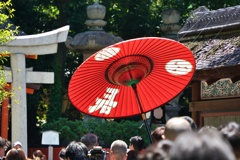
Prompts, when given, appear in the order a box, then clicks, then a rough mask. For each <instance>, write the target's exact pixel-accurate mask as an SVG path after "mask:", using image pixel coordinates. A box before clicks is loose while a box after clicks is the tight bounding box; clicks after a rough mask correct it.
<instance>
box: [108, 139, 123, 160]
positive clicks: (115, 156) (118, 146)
mask: <svg viewBox="0 0 240 160" xmlns="http://www.w3.org/2000/svg"><path fill="white" fill-rule="evenodd" d="M126 158H127V144H126V143H125V142H124V141H122V140H115V141H113V142H112V144H111V147H110V159H111V160H125V159H126Z"/></svg>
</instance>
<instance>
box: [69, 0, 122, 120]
mask: <svg viewBox="0 0 240 160" xmlns="http://www.w3.org/2000/svg"><path fill="white" fill-rule="evenodd" d="M105 14H106V7H105V6H103V5H101V4H99V3H97V2H95V3H94V4H92V5H89V6H88V7H87V17H88V20H86V21H85V24H86V25H87V26H88V31H86V32H81V33H78V34H76V35H75V36H74V37H73V38H72V37H70V36H69V37H68V38H67V41H66V42H65V44H66V46H67V48H68V49H70V50H73V51H77V52H81V53H82V54H83V58H84V60H86V59H87V58H88V57H89V56H91V55H92V54H94V53H96V52H97V51H99V50H101V49H103V48H105V47H107V46H110V45H113V44H115V43H117V42H120V41H123V39H122V38H121V37H116V36H114V35H113V34H110V33H107V32H105V31H104V30H103V27H104V26H105V25H106V24H107V22H106V21H104V20H103V19H104V17H105ZM88 119H94V117H91V116H89V115H84V121H87V120H88ZM96 119H97V118H96ZM98 119H99V118H98Z"/></svg>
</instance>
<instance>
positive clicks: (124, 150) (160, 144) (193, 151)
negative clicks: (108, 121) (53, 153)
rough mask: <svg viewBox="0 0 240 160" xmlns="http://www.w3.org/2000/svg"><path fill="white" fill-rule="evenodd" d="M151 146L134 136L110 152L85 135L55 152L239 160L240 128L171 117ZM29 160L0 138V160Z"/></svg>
mask: <svg viewBox="0 0 240 160" xmlns="http://www.w3.org/2000/svg"><path fill="white" fill-rule="evenodd" d="M151 136H152V138H153V141H154V143H153V144H144V139H143V138H142V137H140V136H138V135H133V136H132V137H130V138H129V145H127V143H126V142H124V141H123V140H120V139H117V140H115V141H113V142H112V144H111V146H110V151H109V152H106V151H104V150H103V149H102V148H101V147H100V146H99V144H98V136H97V135H95V134H93V133H89V134H86V135H83V136H82V137H81V139H80V140H79V141H72V142H70V143H69V144H68V145H67V147H66V148H63V149H62V150H61V151H60V152H59V160H106V157H108V159H109V160H240V124H239V123H237V122H229V123H227V124H224V125H221V126H219V127H213V126H204V127H201V128H198V127H197V125H196V123H195V122H194V121H193V119H192V118H191V117H188V116H184V117H173V118H171V119H169V120H168V121H167V123H166V124H165V125H164V126H159V127H157V128H155V129H154V130H153V131H152V132H151ZM107 155H108V156H107ZM1 159H6V160H30V158H26V155H25V153H24V152H23V150H22V144H21V143H20V142H15V143H14V144H13V146H12V148H11V143H10V142H9V141H8V140H6V139H4V138H1V137H0V160H1ZM31 159H32V160H46V156H45V155H44V154H43V153H42V152H41V151H40V150H36V151H34V152H33V156H32V158H31Z"/></svg>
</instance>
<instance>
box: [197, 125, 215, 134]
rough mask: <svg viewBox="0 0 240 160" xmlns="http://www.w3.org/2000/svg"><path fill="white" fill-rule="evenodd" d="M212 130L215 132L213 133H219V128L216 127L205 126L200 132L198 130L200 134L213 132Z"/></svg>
mask: <svg viewBox="0 0 240 160" xmlns="http://www.w3.org/2000/svg"><path fill="white" fill-rule="evenodd" d="M211 130H213V131H217V130H218V129H217V127H214V126H208V125H207V126H203V127H201V128H200V129H199V130H198V133H201V132H203V133H204V132H207V131H211Z"/></svg>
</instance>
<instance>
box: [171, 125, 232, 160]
mask: <svg viewBox="0 0 240 160" xmlns="http://www.w3.org/2000/svg"><path fill="white" fill-rule="evenodd" d="M169 159H170V160H210V159H213V160H235V157H234V154H233V152H232V149H231V146H230V144H229V143H228V142H227V141H226V140H225V139H224V138H223V137H222V136H221V135H220V133H219V132H218V131H214V130H211V131H206V132H204V133H203V132H201V133H194V132H185V133H182V134H181V135H179V136H178V137H177V138H176V140H175V141H174V145H173V146H172V149H171V150H170V153H169Z"/></svg>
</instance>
